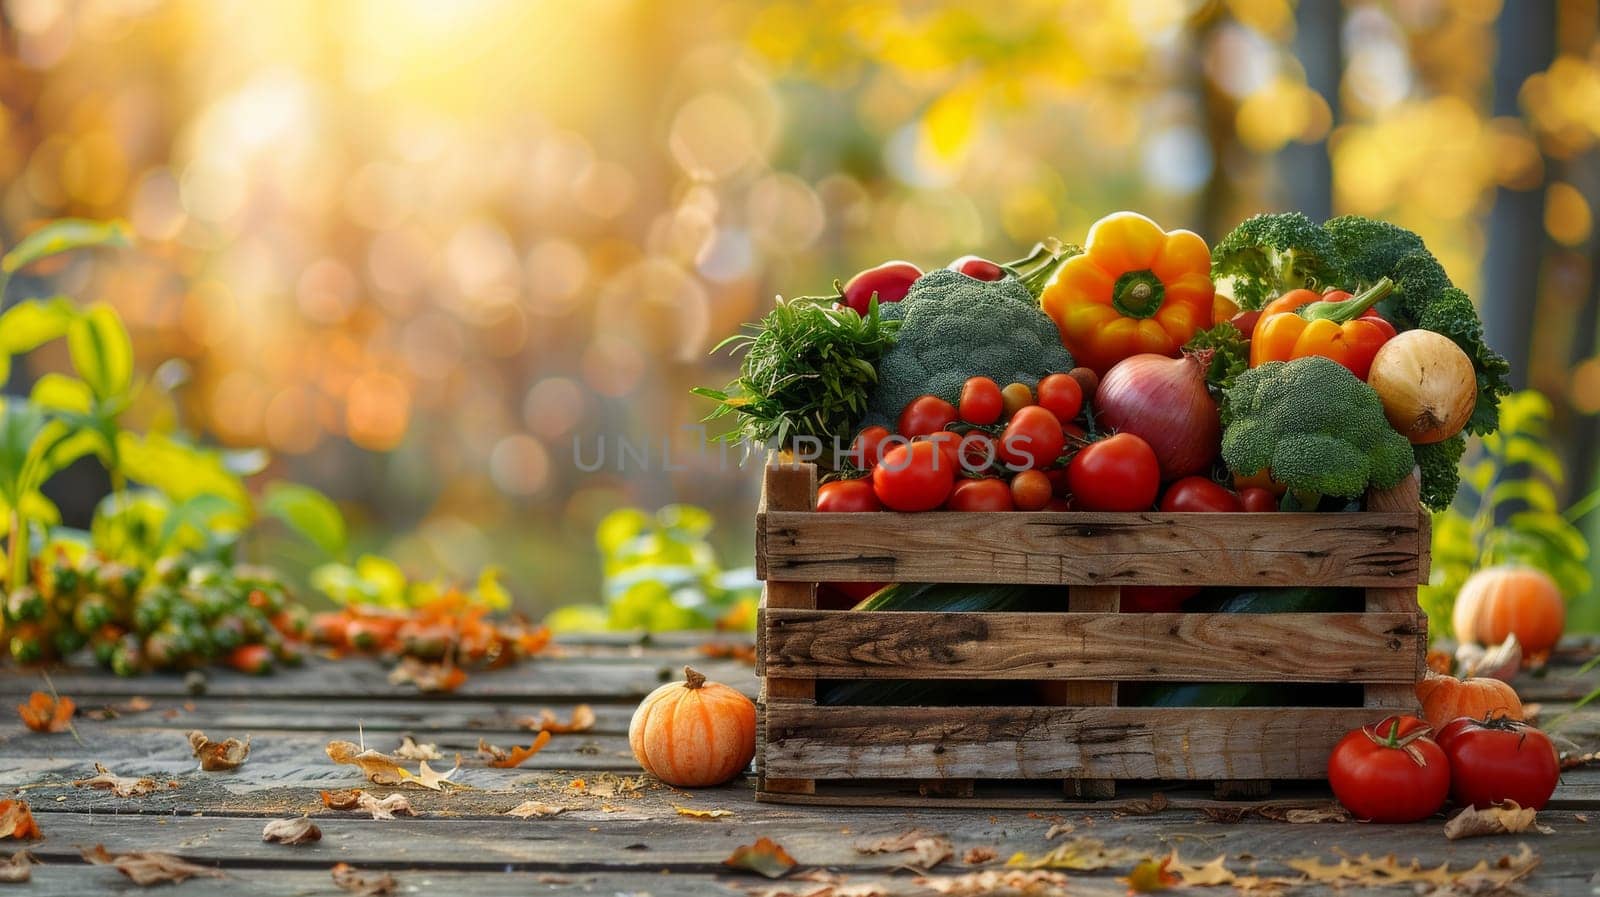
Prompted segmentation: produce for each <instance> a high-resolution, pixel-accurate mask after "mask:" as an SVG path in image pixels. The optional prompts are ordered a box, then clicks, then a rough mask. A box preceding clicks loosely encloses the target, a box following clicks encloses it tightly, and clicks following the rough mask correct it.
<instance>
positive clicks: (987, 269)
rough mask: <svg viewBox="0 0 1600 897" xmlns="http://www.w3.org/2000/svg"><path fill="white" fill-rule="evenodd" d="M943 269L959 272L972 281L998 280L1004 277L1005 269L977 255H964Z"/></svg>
mask: <svg viewBox="0 0 1600 897" xmlns="http://www.w3.org/2000/svg"><path fill="white" fill-rule="evenodd" d="M945 267H947V268H949V269H950V270H951V271H960V272H961V273H962V274H965V275H967V276H968V277H970V278H972V279H973V280H999V279H1000V278H1002V277H1005V276H1006V269H1004V268H1002V267H1000V266H999V265H996V264H995V263H994V262H991V261H989V260H988V259H986V258H983V257H982V256H977V255H964V256H962V257H961V258H958V259H956V260H955V261H953V262H951V263H950V264H948V265H946V266H945Z"/></svg>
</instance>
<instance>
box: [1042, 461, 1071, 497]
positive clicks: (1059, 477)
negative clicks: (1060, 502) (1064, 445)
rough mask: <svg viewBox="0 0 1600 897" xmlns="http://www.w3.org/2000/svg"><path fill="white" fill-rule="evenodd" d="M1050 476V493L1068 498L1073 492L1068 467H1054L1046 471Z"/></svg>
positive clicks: (1046, 474) (1045, 473)
mask: <svg viewBox="0 0 1600 897" xmlns="http://www.w3.org/2000/svg"><path fill="white" fill-rule="evenodd" d="M1044 475H1045V476H1047V477H1049V478H1050V494H1051V495H1054V496H1055V497H1057V498H1066V497H1067V496H1069V495H1071V494H1072V487H1071V486H1070V485H1068V483H1067V469H1066V468H1065V467H1052V468H1050V469H1049V470H1047V471H1045V472H1044Z"/></svg>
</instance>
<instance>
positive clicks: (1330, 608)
mask: <svg viewBox="0 0 1600 897" xmlns="http://www.w3.org/2000/svg"><path fill="white" fill-rule="evenodd" d="M1362 606H1363V600H1362V595H1361V590H1360V589H1333V588H1311V587H1293V588H1282V589H1244V590H1235V589H1208V590H1206V591H1205V592H1202V593H1201V594H1199V595H1197V596H1195V597H1194V598H1192V599H1190V600H1189V601H1187V602H1185V603H1184V605H1183V609H1184V610H1186V611H1193V612H1196V613H1215V614H1305V613H1331V612H1336V611H1359V610H1361V609H1362Z"/></svg>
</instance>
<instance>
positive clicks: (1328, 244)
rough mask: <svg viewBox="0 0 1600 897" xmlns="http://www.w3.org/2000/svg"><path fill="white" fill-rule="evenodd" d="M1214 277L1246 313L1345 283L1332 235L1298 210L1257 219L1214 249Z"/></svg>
mask: <svg viewBox="0 0 1600 897" xmlns="http://www.w3.org/2000/svg"><path fill="white" fill-rule="evenodd" d="M1211 276H1212V277H1213V278H1215V279H1218V280H1222V281H1225V282H1226V283H1227V285H1228V289H1229V290H1230V294H1231V295H1232V296H1233V299H1234V301H1235V302H1237V303H1239V307H1240V308H1243V309H1258V308H1261V307H1262V306H1264V305H1266V304H1267V303H1268V302H1270V301H1272V300H1273V299H1274V298H1276V297H1278V296H1281V295H1282V294H1284V293H1287V292H1289V291H1290V290H1295V289H1300V288H1302V287H1303V288H1306V289H1314V290H1321V289H1322V288H1323V287H1329V286H1338V285H1339V284H1341V283H1343V282H1344V280H1345V272H1344V262H1343V260H1342V259H1341V258H1340V257H1339V252H1338V250H1337V249H1335V248H1334V244H1333V240H1332V239H1331V238H1330V237H1329V236H1328V233H1327V232H1326V231H1325V230H1323V229H1322V228H1321V227H1319V226H1318V225H1317V223H1316V222H1315V221H1312V220H1311V219H1310V218H1307V217H1306V216H1305V215H1304V214H1302V213H1300V212H1279V213H1275V214H1266V215H1256V216H1255V217H1253V218H1248V219H1246V220H1245V221H1243V222H1241V223H1240V224H1239V226H1238V227H1236V228H1234V229H1233V231H1232V232H1230V233H1229V234H1228V235H1227V236H1226V237H1223V238H1222V240H1221V241H1220V242H1218V243H1217V245H1216V246H1215V247H1214V248H1213V249H1212V250H1211Z"/></svg>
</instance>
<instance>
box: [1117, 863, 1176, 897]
mask: <svg viewBox="0 0 1600 897" xmlns="http://www.w3.org/2000/svg"><path fill="white" fill-rule="evenodd" d="M1172 859H1173V858H1172V856H1166V857H1162V858H1161V859H1159V860H1157V859H1152V858H1146V859H1142V860H1140V861H1139V862H1138V863H1136V864H1134V867H1133V868H1132V869H1131V870H1129V872H1128V874H1127V875H1126V876H1124V877H1122V878H1119V879H1117V881H1120V882H1122V883H1123V884H1125V885H1127V886H1128V893H1129V894H1148V893H1150V892H1152V891H1165V890H1167V889H1168V888H1170V887H1172V886H1173V885H1176V884H1181V883H1182V882H1183V879H1182V878H1180V877H1179V876H1178V874H1177V873H1176V872H1174V871H1173V870H1172Z"/></svg>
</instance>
